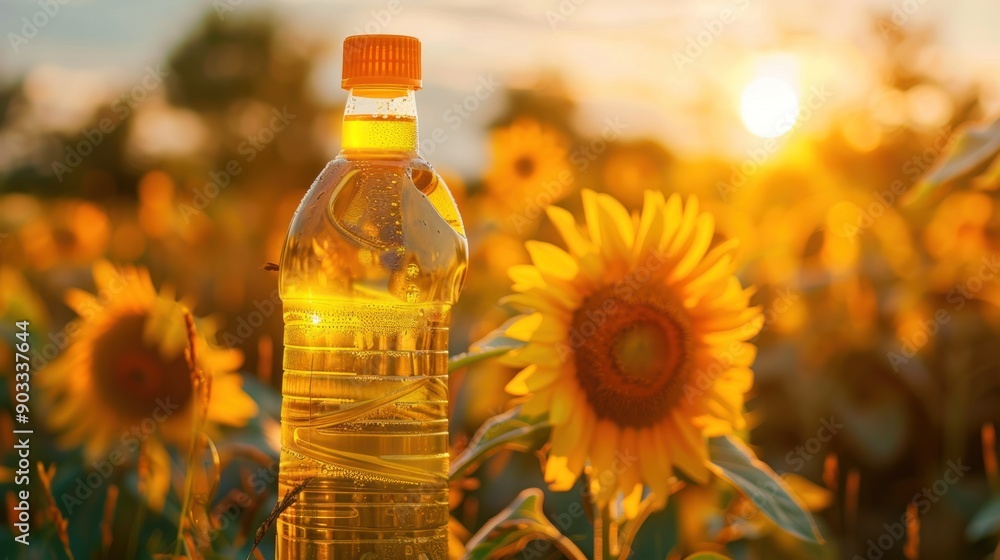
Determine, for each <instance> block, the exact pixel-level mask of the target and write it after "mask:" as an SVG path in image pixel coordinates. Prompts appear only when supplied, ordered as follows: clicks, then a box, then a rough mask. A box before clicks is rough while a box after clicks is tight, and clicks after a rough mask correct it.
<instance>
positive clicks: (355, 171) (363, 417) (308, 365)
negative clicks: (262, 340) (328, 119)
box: [277, 35, 468, 560]
mask: <svg viewBox="0 0 1000 560" xmlns="http://www.w3.org/2000/svg"><path fill="white" fill-rule="evenodd" d="M420 86H421V71H420V42H419V41H418V40H417V39H415V38H413V37H404V36H398V35H361V36H355V37H348V38H347V40H346V41H344V74H343V87H344V88H345V89H348V90H349V91H350V97H349V99H348V102H347V106H346V108H345V112H344V126H343V132H342V149H341V152H340V154H339V155H338V156H337V158H336V159H334V160H333V161H331V162H330V163H329V164H327V166H326V168H325V169H324V170H323V172H322V173H320V175H319V177H317V178H316V181H315V182H314V183H313V185H312V187H311V188H310V189H309V191H308V192H307V193H306V195H305V198H304V199H303V200H302V203H301V204H300V206H299V208H298V210H297V211H296V213H295V217H294V218H293V219H292V222H291V225H290V227H289V230H288V237H287V239H286V241H285V246H284V249H283V251H282V255H281V262H280V271H279V274H280V280H279V284H280V293H281V299H282V302H283V312H284V325H285V327H284V344H285V350H284V377H283V381H282V395H283V402H282V410H281V425H282V427H281V445H282V449H281V465H280V475H279V486H280V496H279V498H281V497H284V496H285V493H286V492H288V491H289V490H291V489H293V488H296V487H297V486H299V485H302V484H304V483H307V481H308V483H307V484H306V486H305V488H304V490H302V492H301V493H300V494H298V496H297V499H296V501H295V503H294V505H292V506H291V507H289V508H288V509H287V510H285V511H284V512H283V513H282V514H281V516H280V517H279V519H278V524H277V533H278V534H277V539H278V542H277V558H278V559H279V560H293V559H294V560H301V559H310V560H312V559H325V558H337V559H341V558H344V559H349V558H361V559H365V560H374V559H385V560H396V559H408V558H414V559H420V560H435V559H445V558H447V554H448V545H447V543H448V484H447V475H448V415H447V414H448V376H447V368H448V325H449V321H450V312H451V306H452V304H453V303H454V302H455V300H456V298H457V297H458V294H459V291H460V290H461V287H462V284H463V282H464V279H465V271H466V264H467V260H468V246H467V243H466V238H465V230H464V228H463V225H462V219H461V217H460V216H459V213H458V208H457V207H456V205H455V201H454V199H453V198H452V196H451V193H450V192H449V191H448V188H447V187H446V186H445V184H444V182H443V181H442V180H441V177H440V176H439V175H438V174H437V173H436V172H435V171H434V169H433V168H432V167H431V166H430V164H428V163H427V162H426V161H424V160H423V159H422V158H421V157H420V155H419V154H418V151H417V146H418V142H417V120H416V105H415V102H414V92H415V91H416V90H417V89H419V88H420Z"/></svg>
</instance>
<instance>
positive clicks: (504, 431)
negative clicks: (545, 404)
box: [450, 407, 550, 480]
mask: <svg viewBox="0 0 1000 560" xmlns="http://www.w3.org/2000/svg"><path fill="white" fill-rule="evenodd" d="M549 427H550V426H549V422H548V415H542V416H538V417H534V418H528V417H526V416H521V408H520V407H515V408H512V409H511V410H508V411H507V412H504V413H503V414H498V415H496V416H494V417H492V418H490V419H489V420H487V421H486V422H484V423H483V425H482V426H480V428H479V430H477V431H476V435H474V436H472V440H471V441H470V442H469V446H468V447H466V448H465V449H464V450H462V452H461V453H459V454H458V456H456V457H455V459H454V460H452V462H451V474H450V478H451V479H452V480H454V479H455V478H457V477H459V476H461V475H462V474H464V473H465V472H466V471H467V470H469V468H470V467H472V466H473V465H475V464H478V463H479V462H480V461H482V460H483V459H484V458H485V457H486V456H487V455H489V454H491V453H493V452H495V451H499V450H500V449H516V450H518V451H528V450H531V449H538V448H540V447H541V446H542V445H543V444H544V443H545V440H547V439H548V430H549Z"/></svg>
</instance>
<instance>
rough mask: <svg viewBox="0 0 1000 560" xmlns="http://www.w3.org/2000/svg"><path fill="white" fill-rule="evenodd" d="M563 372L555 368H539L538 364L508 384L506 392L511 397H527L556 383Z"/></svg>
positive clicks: (528, 368) (529, 367) (525, 370)
mask: <svg viewBox="0 0 1000 560" xmlns="http://www.w3.org/2000/svg"><path fill="white" fill-rule="evenodd" d="M560 376H561V372H560V371H559V370H558V369H554V368H539V367H538V366H537V365H536V364H531V365H530V366H528V367H526V368H524V369H523V370H521V371H520V372H518V374H517V375H515V376H514V378H513V379H511V380H510V382H509V383H507V386H506V387H505V390H506V391H507V392H508V393H510V394H511V395H518V396H520V395H527V394H529V393H533V392H535V391H538V390H539V389H542V388H544V387H548V386H549V385H551V384H553V383H555V382H556V381H557V380H558V379H559V378H560Z"/></svg>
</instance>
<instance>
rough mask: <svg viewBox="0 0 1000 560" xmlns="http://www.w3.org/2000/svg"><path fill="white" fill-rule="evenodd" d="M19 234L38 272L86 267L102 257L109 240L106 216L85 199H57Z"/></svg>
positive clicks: (27, 255) (28, 256)
mask: <svg viewBox="0 0 1000 560" xmlns="http://www.w3.org/2000/svg"><path fill="white" fill-rule="evenodd" d="M46 215H47V217H41V216H39V217H38V219H36V220H32V221H30V222H29V223H27V224H25V225H24V227H23V228H22V229H21V231H20V232H19V237H20V239H21V244H22V246H23V249H24V253H25V256H26V257H27V259H28V262H29V263H30V264H31V266H32V267H34V268H35V269H37V270H46V269H48V268H51V267H53V266H55V265H57V264H61V263H68V264H74V265H86V264H89V263H91V262H92V261H93V260H94V259H96V258H98V257H100V256H101V255H103V254H104V251H105V250H106V249H107V247H108V240H109V239H110V237H111V226H110V221H109V220H108V215H107V214H106V213H105V212H104V210H102V209H101V207H99V206H97V205H95V204H92V203H90V202H87V201H84V200H59V201H57V202H56V203H55V204H54V205H53V206H52V207H51V208H50V209H49V211H48V212H47V214H46Z"/></svg>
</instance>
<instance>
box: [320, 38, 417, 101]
mask: <svg viewBox="0 0 1000 560" xmlns="http://www.w3.org/2000/svg"><path fill="white" fill-rule="evenodd" d="M340 84H341V87H343V88H344V89H351V88H352V87H357V86H403V87H411V88H415V89H420V87H421V85H422V82H421V80H420V40H419V39H417V38H416V37H407V36H406V35H354V36H351V37H348V38H347V39H344V73H343V79H342V80H341V82H340Z"/></svg>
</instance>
